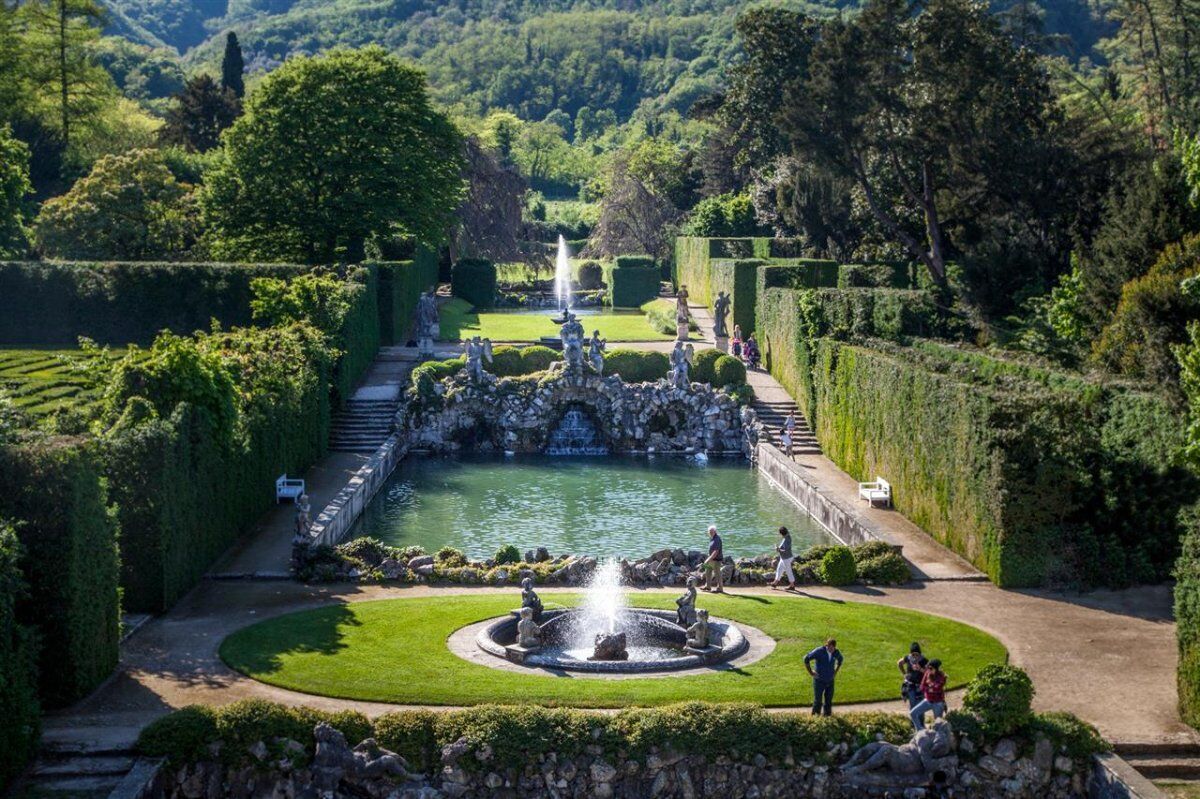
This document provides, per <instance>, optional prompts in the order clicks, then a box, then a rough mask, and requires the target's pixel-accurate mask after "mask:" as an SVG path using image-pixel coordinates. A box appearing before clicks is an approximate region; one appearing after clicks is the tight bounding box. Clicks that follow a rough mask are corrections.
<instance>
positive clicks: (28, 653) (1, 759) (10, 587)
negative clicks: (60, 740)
mask: <svg viewBox="0 0 1200 799" xmlns="http://www.w3.org/2000/svg"><path fill="white" fill-rule="evenodd" d="M21 553H22V548H21V544H20V542H19V541H18V540H17V534H16V531H15V530H13V528H12V525H11V524H9V523H7V522H5V521H3V520H0V741H3V742H4V746H2V747H0V792H3V791H4V790H5V788H6V787H7V786H8V784H9V782H10V781H12V779H13V778H14V777H16V776H18V775H19V774H20V773H21V772H22V771H23V770H24V769H25V765H26V763H28V762H29V760H30V758H32V757H33V754H34V752H35V751H36V750H37V743H38V736H39V732H40V729H41V718H40V713H39V707H38V698H37V646H36V642H35V640H34V632H33V630H32V629H31V628H30V627H28V626H26V625H24V624H21V623H20V622H19V621H17V604H18V602H19V601H20V600H21V599H22V598H23V597H24V596H25V591H26V585H25V576H24V575H23V574H22V573H21V561H22V559H23V558H22V556H21Z"/></svg>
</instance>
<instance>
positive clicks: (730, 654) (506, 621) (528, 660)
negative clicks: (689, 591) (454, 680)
mask: <svg viewBox="0 0 1200 799" xmlns="http://www.w3.org/2000/svg"><path fill="white" fill-rule="evenodd" d="M627 610H629V611H632V612H634V613H643V614H646V615H649V616H654V617H656V618H659V619H665V620H667V621H671V622H674V621H675V611H672V610H659V609H656V608H636V607H634V608H627ZM571 612H578V608H565V609H562V610H557V609H556V610H547V611H543V613H542V617H543V620H544V621H543V623H545V621H549V620H550V619H553V618H557V617H558V616H561V615H563V614H566V613H571ZM516 624H517V618H516V616H515V615H514V614H513V613H509V614H508V615H506V616H500V617H497V618H495V619H489V620H487V621H484V622H480V623H479V624H477V625H471V626H472V627H479V630H478V632H477V633H476V635H475V645H476V646H477V647H478V648H479V649H481V650H483V651H484V652H486V653H488V654H489V655H493V656H495V657H496V658H499V659H500V660H501V661H503V662H504V663H506V664H507V663H509V661H508V658H507V653H506V651H505V646H504V645H503V644H499V643H497V642H496V640H495V637H496V635H497V634H499V633H501V632H502V631H504V630H505V628H507V627H513V628H515V627H516ZM708 624H709V627H710V628H712V627H717V628H723V632H722V646H721V649H720V651H719V652H718V653H716V654H714V655H712V656H710V657H708V658H705V657H701V656H700V655H691V654H689V655H682V656H680V657H678V658H672V659H671V660H665V661H664V660H560V659H556V658H550V657H548V656H544V655H538V654H532V655H527V656H526V657H525V665H522V666H516V667H515V668H516V669H517V670H520V671H533V670H538V669H541V670H554V671H570V672H586V673H590V674H596V675H624V674H629V675H639V676H646V675H650V674H661V673H663V672H668V673H669V672H678V671H684V670H694V669H705V668H712V667H715V666H721V665H723V664H726V663H729V661H731V660H733V659H735V658H738V657H740V656H742V655H744V654H746V652H747V651H748V650H749V649H750V648H751V647H750V641H749V640H748V638H747V636H746V635H745V634H744V633H743V632H742V630H741V628H740V627H739V626H738V625H737V624H736V623H735V622H733V621H732V620H731V619H725V618H722V617H720V616H710V617H709V619H708ZM465 629H469V628H465ZM719 631H720V630H714V631H713V632H719ZM755 633H757V636H756V637H758V636H761V637H763V638H767V639H768V640H769V641H770V642H771V645H770V647H769V648H767V649H766V651H764V652H762V654H761V655H759V657H765V656H766V655H767V654H769V653H770V651H771V650H773V649H774V643H775V641H774V639H773V638H770V636H768V635H767V634H766V633H763V632H761V631H759V630H755ZM456 635H457V634H456ZM454 638H455V636H454V635H452V636H451V638H450V642H449V643H453V641H454ZM451 648H452V649H453V646H452V647H451ZM760 648H761V647H760ZM456 654H459V655H460V656H461V653H458V652H456ZM759 657H755V658H754V660H758V659H759Z"/></svg>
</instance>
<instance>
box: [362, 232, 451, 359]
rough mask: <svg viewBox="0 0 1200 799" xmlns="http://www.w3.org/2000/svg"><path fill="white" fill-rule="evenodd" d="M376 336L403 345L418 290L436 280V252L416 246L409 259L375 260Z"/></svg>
mask: <svg viewBox="0 0 1200 799" xmlns="http://www.w3.org/2000/svg"><path fill="white" fill-rule="evenodd" d="M375 266H376V268H377V270H378V272H379V339H380V343H381V344H386V345H391V344H400V345H403V344H405V343H406V342H407V341H408V340H409V334H410V333H411V332H412V323H413V312H414V311H416V308H417V300H418V299H420V296H421V292H423V291H425V290H426V289H428V288H430V287H432V286H436V285H437V282H438V264H437V253H436V252H435V251H433V250H431V249H429V248H428V247H424V246H418V247H417V251H416V254H415V256H414V257H413V259H412V260H411V261H378V262H376V263H375Z"/></svg>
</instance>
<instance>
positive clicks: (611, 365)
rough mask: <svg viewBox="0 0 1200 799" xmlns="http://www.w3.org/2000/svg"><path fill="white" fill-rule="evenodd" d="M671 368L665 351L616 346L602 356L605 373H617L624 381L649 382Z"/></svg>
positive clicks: (664, 375) (659, 377)
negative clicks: (647, 350) (648, 350)
mask: <svg viewBox="0 0 1200 799" xmlns="http://www.w3.org/2000/svg"><path fill="white" fill-rule="evenodd" d="M670 370H671V362H670V359H668V358H667V355H666V353H662V352H645V351H643V350H630V349H622V348H617V349H615V350H611V351H610V352H608V353H606V354H605V356H604V372H605V374H611V375H618V376H619V377H620V378H621V379H622V380H624V381H625V382H626V383H650V382H653V381H655V380H659V379H662V378H664V377H666V376H667V372H669V371H670Z"/></svg>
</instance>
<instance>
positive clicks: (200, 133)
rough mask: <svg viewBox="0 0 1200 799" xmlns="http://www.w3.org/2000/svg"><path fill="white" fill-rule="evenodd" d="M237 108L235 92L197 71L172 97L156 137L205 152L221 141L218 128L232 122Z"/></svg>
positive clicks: (238, 109)
mask: <svg viewBox="0 0 1200 799" xmlns="http://www.w3.org/2000/svg"><path fill="white" fill-rule="evenodd" d="M240 112H241V103H240V101H239V100H238V95H236V94H234V93H233V92H232V91H231V90H230V89H228V88H226V87H224V86H219V85H217V82H216V81H214V80H213V79H212V78H211V77H210V76H208V75H205V74H200V75H197V76H196V77H194V78H192V79H191V80H189V81H188V82H187V83H186V84H184V87H183V91H181V92H179V93H178V94H176V95H175V97H174V98H173V102H172V105H171V107H170V108H168V109H167V114H166V117H167V118H166V123H165V124H164V125H163V126H162V128H161V129H160V131H159V134H158V135H159V139H160V141H162V142H163V143H164V144H178V145H179V146H181V147H183V148H184V149H186V150H188V151H189V152H197V153H206V152H208V151H209V150H211V149H213V148H214V147H216V146H217V144H219V143H220V141H221V131H223V130H225V129H226V128H228V127H229V126H230V125H232V124H233V121H234V120H235V119H237V116H238V114H239V113H240Z"/></svg>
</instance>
